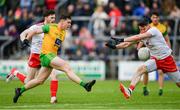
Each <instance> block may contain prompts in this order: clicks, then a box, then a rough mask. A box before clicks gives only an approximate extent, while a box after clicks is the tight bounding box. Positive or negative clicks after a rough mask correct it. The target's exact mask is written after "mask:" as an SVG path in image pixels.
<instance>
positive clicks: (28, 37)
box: [26, 27, 43, 40]
mask: <svg viewBox="0 0 180 110" xmlns="http://www.w3.org/2000/svg"><path fill="white" fill-rule="evenodd" d="M41 33H43V29H42V27H37V29H35V30H31V31H29V32H28V34H27V36H26V39H27V40H30V39H31V38H32V37H33V36H34V35H36V34H41Z"/></svg>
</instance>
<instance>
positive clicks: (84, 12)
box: [0, 0, 180, 79]
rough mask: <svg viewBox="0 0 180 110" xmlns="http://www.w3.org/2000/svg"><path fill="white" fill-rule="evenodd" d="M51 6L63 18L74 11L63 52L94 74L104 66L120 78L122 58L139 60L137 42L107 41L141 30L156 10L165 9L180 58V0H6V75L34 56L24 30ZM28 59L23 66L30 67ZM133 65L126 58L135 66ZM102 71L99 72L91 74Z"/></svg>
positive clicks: (106, 75) (1, 1) (2, 32)
mask: <svg viewBox="0 0 180 110" xmlns="http://www.w3.org/2000/svg"><path fill="white" fill-rule="evenodd" d="M49 9H53V10H55V11H56V16H57V20H58V18H59V16H60V15H61V14H62V13H66V14H68V15H71V16H72V27H71V29H70V30H69V31H68V34H67V36H66V40H65V42H64V43H63V47H62V50H61V54H60V57H62V58H63V59H65V60H68V61H73V62H75V61H77V62H80V63H78V64H79V65H80V66H78V67H74V68H76V69H78V70H88V69H89V70H90V69H92V68H93V71H91V72H90V74H93V73H95V72H97V71H99V72H102V74H103V75H102V79H117V78H118V76H119V75H118V74H120V73H121V72H122V69H120V68H122V67H121V64H120V63H121V62H123V61H125V62H126V63H127V62H128V61H130V62H134V61H135V62H136V61H138V57H137V50H136V47H133V46H132V47H130V48H127V49H122V50H110V49H108V48H106V47H105V46H104V42H105V41H106V40H108V39H109V38H110V37H111V36H116V37H122V38H123V37H127V36H130V35H133V34H138V33H139V30H138V26H137V23H138V21H139V20H140V19H141V17H142V16H150V15H151V13H152V12H157V13H159V15H160V22H161V23H162V24H164V25H165V26H166V27H167V30H168V35H169V36H170V41H171V46H172V49H173V55H174V58H175V59H176V61H180V19H179V18H180V2H179V0H0V65H1V66H0V71H1V72H0V74H1V75H0V77H3V76H5V74H7V73H8V72H7V71H9V70H10V68H12V67H13V66H17V65H18V63H17V62H19V61H26V60H27V59H28V55H29V50H28V49H27V50H21V49H20V40H19V35H20V33H21V32H22V31H23V30H25V29H26V28H28V27H30V26H31V25H33V24H35V23H38V22H41V21H43V12H44V11H46V10H49ZM8 61H9V63H8V64H7V62H8ZM91 62H95V63H91ZM89 63H91V64H89ZM24 64H25V63H21V64H20V66H18V68H20V69H24V68H25V67H24ZM76 64H77V63H73V64H72V65H76ZM131 64H132V63H131ZM83 65H86V66H85V67H82V66H83ZM91 65H92V66H91ZM128 66H130V65H128V64H123V67H125V68H127V69H130V70H131V69H132V68H128ZM136 66H137V65H136V63H135V67H136ZM80 67H82V68H80ZM87 67H89V68H87ZM90 67H92V68H90ZM120 71H121V72H120ZM124 71H127V70H124ZM133 72H134V70H133ZM80 73H82V72H80ZM97 76H98V72H97V74H96V75H92V76H91V77H97ZM100 77H101V76H100Z"/></svg>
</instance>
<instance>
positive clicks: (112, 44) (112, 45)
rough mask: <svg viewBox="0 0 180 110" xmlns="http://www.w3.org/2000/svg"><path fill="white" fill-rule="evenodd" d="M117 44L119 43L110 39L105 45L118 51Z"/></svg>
mask: <svg viewBox="0 0 180 110" xmlns="http://www.w3.org/2000/svg"><path fill="white" fill-rule="evenodd" d="M116 44H117V43H116V41H115V40H114V39H110V40H108V41H107V43H106V44H105V45H106V46H107V47H109V48H111V49H116Z"/></svg>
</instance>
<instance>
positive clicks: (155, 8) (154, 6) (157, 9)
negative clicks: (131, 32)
mask: <svg viewBox="0 0 180 110" xmlns="http://www.w3.org/2000/svg"><path fill="white" fill-rule="evenodd" d="M151 12H156V13H159V14H161V7H160V6H159V5H158V2H156V1H154V2H153V4H152V8H151Z"/></svg>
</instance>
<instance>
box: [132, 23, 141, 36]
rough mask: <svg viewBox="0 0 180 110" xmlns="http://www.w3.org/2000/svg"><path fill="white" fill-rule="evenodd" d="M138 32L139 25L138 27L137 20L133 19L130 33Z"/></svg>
mask: <svg viewBox="0 0 180 110" xmlns="http://www.w3.org/2000/svg"><path fill="white" fill-rule="evenodd" d="M138 33H139V27H138V21H137V20H133V22H132V34H133V35H134V34H138Z"/></svg>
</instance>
